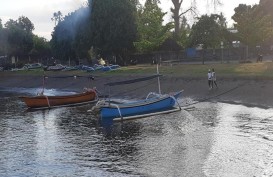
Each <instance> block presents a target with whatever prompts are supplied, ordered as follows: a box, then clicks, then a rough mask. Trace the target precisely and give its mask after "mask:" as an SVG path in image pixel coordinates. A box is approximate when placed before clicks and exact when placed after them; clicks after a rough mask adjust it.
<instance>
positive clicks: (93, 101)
mask: <svg viewBox="0 0 273 177" xmlns="http://www.w3.org/2000/svg"><path fill="white" fill-rule="evenodd" d="M97 101H98V100H92V101H86V102H80V103H73V104H65V105H56V106H50V107H48V106H44V107H37V108H31V107H29V108H28V109H29V110H43V109H54V108H61V107H73V106H82V105H85V104H93V103H96V102H97Z"/></svg>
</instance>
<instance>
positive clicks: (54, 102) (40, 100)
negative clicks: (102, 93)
mask: <svg viewBox="0 0 273 177" xmlns="http://www.w3.org/2000/svg"><path fill="white" fill-rule="evenodd" d="M19 98H20V99H22V100H23V101H24V102H25V104H26V105H27V106H28V107H29V108H36V109H37V108H39V109H41V108H52V107H59V106H73V105H80V104H86V103H90V102H94V101H95V100H96V98H97V96H96V91H94V90H88V91H86V92H83V93H79V94H73V95H65V96H46V95H39V96H30V97H28V96H21V97H19Z"/></svg>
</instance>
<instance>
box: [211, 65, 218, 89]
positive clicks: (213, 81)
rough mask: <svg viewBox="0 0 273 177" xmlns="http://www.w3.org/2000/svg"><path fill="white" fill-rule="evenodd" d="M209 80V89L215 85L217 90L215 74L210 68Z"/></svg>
mask: <svg viewBox="0 0 273 177" xmlns="http://www.w3.org/2000/svg"><path fill="white" fill-rule="evenodd" d="M211 78H212V80H211V87H212V88H213V85H215V86H216V88H218V86H217V83H216V73H215V71H214V68H212V72H211Z"/></svg>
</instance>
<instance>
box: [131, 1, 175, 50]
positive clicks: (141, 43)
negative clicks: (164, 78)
mask: <svg viewBox="0 0 273 177" xmlns="http://www.w3.org/2000/svg"><path fill="white" fill-rule="evenodd" d="M165 15H166V13H163V12H162V10H161V9H160V8H159V7H158V1H156V0H146V2H145V5H144V7H143V9H140V10H139V12H138V20H137V24H138V40H137V42H135V43H134V44H135V46H136V49H137V51H139V52H148V51H153V50H156V49H157V47H159V46H160V45H161V44H162V43H163V42H164V41H165V40H166V39H167V38H168V37H169V36H170V33H169V32H170V30H171V29H172V28H173V25H172V23H168V24H166V25H162V23H163V17H164V16H165Z"/></svg>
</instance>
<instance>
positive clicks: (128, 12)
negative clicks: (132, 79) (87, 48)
mask: <svg viewBox="0 0 273 177" xmlns="http://www.w3.org/2000/svg"><path fill="white" fill-rule="evenodd" d="M89 6H90V9H91V24H90V27H91V34H90V35H91V39H92V40H91V45H92V46H94V48H95V49H97V50H99V51H100V54H102V55H103V56H106V57H107V56H109V57H110V56H117V57H118V59H119V60H123V62H124V60H125V58H126V56H127V55H128V52H129V51H132V50H133V41H135V40H136V32H137V31H136V30H137V28H136V19H135V13H136V7H135V5H134V4H133V3H132V2H131V1H128V0H89Z"/></svg>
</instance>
